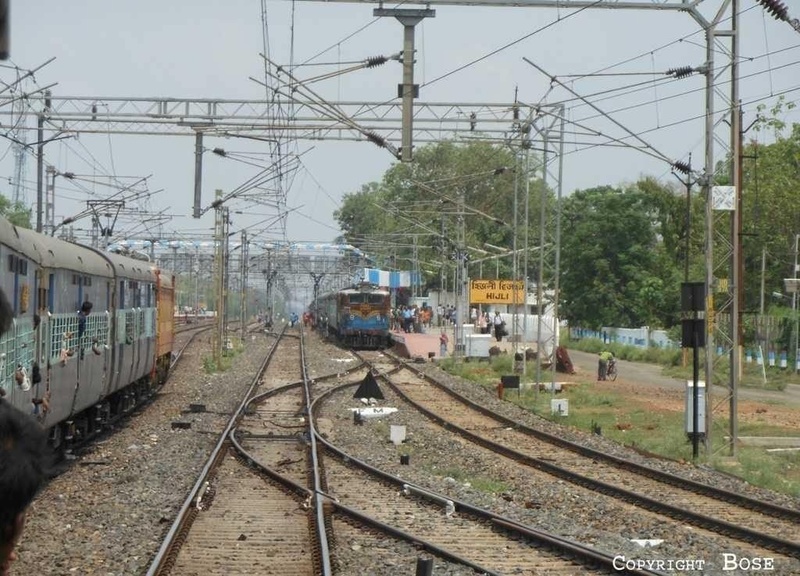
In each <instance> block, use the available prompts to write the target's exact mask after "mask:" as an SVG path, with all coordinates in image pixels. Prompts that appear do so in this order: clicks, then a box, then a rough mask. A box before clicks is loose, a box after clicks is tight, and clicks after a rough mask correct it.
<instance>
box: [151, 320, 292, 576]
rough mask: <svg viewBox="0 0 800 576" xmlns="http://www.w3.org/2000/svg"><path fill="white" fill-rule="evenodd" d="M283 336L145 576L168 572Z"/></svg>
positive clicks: (240, 406) (226, 431)
mask: <svg viewBox="0 0 800 576" xmlns="http://www.w3.org/2000/svg"><path fill="white" fill-rule="evenodd" d="M285 331H286V326H285V325H284V330H283V332H285ZM283 332H281V334H280V335H279V337H278V338H277V339H276V340H275V342H273V343H272V347H271V348H270V350H269V352H268V353H267V356H266V358H265V359H264V362H263V363H262V364H261V366H260V367H259V370H258V373H257V375H256V377H255V378H253V381H252V383H251V384H250V386H249V387H248V390H247V392H246V394H245V396H244V398H243V400H242V402H241V403H240V404H239V407H238V408H237V409H236V411H235V412H234V413H233V415H232V416H231V418H230V419H229V420H228V424H227V425H226V426H225V429H224V430H223V432H222V434H220V437H219V440H218V441H217V444H216V446H215V447H214V449H213V450H212V452H211V455H210V456H209V457H208V460H207V461H206V464H205V466H203V469H202V470H201V471H200V475H199V476H198V478H197V481H196V482H195V484H194V486H193V487H192V489H191V490H190V491H189V494H188V495H187V496H186V499H185V500H184V502H183V505H182V506H181V508H180V510H179V511H178V515H177V517H176V518H175V521H174V522H173V523H172V526H170V529H169V531H168V532H167V535H166V536H165V537H164V540H163V541H162V543H161V547H160V548H159V550H158V552H157V553H156V555H155V558H154V559H153V561H152V562H151V563H150V568H149V569H148V570H147V573H146V574H147V576H156V575H157V574H161V573H162V572H163V571H164V570H168V569H169V568H170V567H171V564H172V562H174V557H173V556H174V554H173V552H175V550H174V549H175V547H176V545H177V544H178V541H179V536H180V535H181V534H182V533H183V532H184V530H185V529H186V528H188V527H189V526H190V524H191V519H192V518H191V517H190V514H189V512H190V510H192V509H194V503H195V500H196V499H197V497H198V496H201V495H202V491H203V490H205V487H206V481H207V479H208V477H209V475H210V473H211V472H212V471H213V470H214V469H215V468H216V466H217V464H218V463H219V461H220V460H221V459H222V458H223V457H224V450H223V448H225V447H226V446H227V445H228V436H229V433H230V431H231V430H232V429H233V428H234V427H235V426H236V423H237V422H238V421H239V420H240V419H241V417H242V415H243V414H244V408H245V406H246V405H247V402H248V399H249V397H250V395H251V394H252V393H253V390H255V388H256V386H258V384H259V381H260V378H261V375H262V374H263V372H264V370H266V367H267V366H268V365H269V363H270V361H271V360H272V356H273V355H274V353H275V350H277V348H278V344H279V343H280V341H281V337H282V336H283Z"/></svg>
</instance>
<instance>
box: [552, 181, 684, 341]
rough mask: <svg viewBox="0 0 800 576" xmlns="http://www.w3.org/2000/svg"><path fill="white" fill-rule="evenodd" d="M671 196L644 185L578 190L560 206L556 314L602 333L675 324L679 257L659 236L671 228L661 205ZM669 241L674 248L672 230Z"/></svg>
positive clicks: (651, 184)
mask: <svg viewBox="0 0 800 576" xmlns="http://www.w3.org/2000/svg"><path fill="white" fill-rule="evenodd" d="M655 190H658V195H657V196H656V193H655V192H654V191H655ZM670 194H671V193H670V192H668V191H667V190H665V189H658V186H657V185H656V184H655V183H654V182H653V181H651V180H645V181H643V182H642V183H640V185H637V186H633V187H630V188H627V189H617V188H612V187H609V186H601V187H598V188H591V189H589V190H578V191H577V192H575V193H574V194H573V195H572V196H570V197H569V198H567V200H565V202H564V207H563V212H562V213H563V218H564V223H563V226H564V229H565V230H567V231H568V232H567V233H566V234H565V235H564V237H563V238H562V242H561V246H562V248H561V263H562V268H561V288H562V293H561V297H562V300H561V302H562V307H561V311H562V313H563V314H564V316H565V317H566V318H567V319H568V320H569V322H570V324H571V325H575V326H585V327H589V328H594V329H599V328H601V327H602V326H643V325H652V326H670V325H672V324H673V323H674V322H675V321H676V316H675V313H676V311H677V310H678V299H679V295H680V293H679V285H678V284H677V277H678V276H677V266H676V261H677V260H678V257H677V256H676V255H675V254H670V253H669V252H668V250H667V247H665V242H664V241H663V239H659V238H660V236H659V233H658V232H659V230H661V232H662V233H665V232H667V229H668V228H669V227H670V226H671V227H672V228H676V225H673V220H674V216H672V215H671V214H672V212H671V211H672V210H673V208H672V203H670V202H667V201H666V199H667V198H669V197H670ZM665 206H666V207H665ZM654 222H660V224H659V225H658V226H656V225H654ZM672 228H669V229H670V230H671V229H672ZM668 236H669V237H670V238H671V239H672V244H674V245H677V244H678V240H679V239H680V238H679V236H680V235H679V234H678V233H677V232H674V231H673V232H669V233H668ZM673 249H675V248H674V247H673Z"/></svg>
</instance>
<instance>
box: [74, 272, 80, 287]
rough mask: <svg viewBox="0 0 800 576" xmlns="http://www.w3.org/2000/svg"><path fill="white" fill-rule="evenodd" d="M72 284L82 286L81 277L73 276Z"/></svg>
mask: <svg viewBox="0 0 800 576" xmlns="http://www.w3.org/2000/svg"><path fill="white" fill-rule="evenodd" d="M72 284H73V286H74V285H76V284H80V278H79V276H78V275H77V274H73V275H72Z"/></svg>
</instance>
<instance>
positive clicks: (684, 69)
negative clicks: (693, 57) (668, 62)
mask: <svg viewBox="0 0 800 576" xmlns="http://www.w3.org/2000/svg"><path fill="white" fill-rule="evenodd" d="M693 72H694V68H692V67H691V66H681V67H680V68H670V69H669V70H667V76H673V77H674V78H686V77H687V76H691V75H692V73H693Z"/></svg>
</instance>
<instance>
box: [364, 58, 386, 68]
mask: <svg viewBox="0 0 800 576" xmlns="http://www.w3.org/2000/svg"><path fill="white" fill-rule="evenodd" d="M388 61H389V59H388V58H387V57H386V56H373V57H372V58H367V68H375V66H380V65H381V64H386V62H388Z"/></svg>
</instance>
